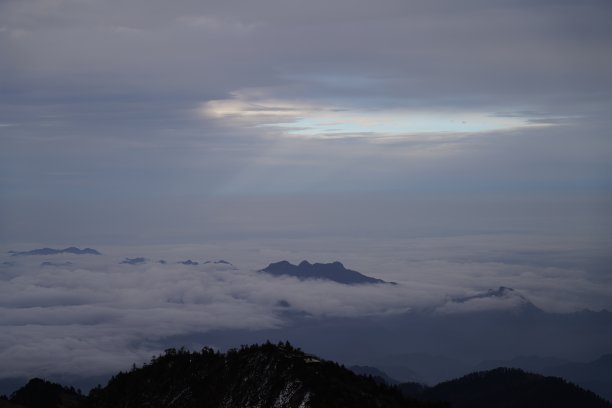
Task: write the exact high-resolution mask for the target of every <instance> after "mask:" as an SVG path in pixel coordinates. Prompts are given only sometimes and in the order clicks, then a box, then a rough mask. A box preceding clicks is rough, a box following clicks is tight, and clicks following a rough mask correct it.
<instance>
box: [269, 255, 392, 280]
mask: <svg viewBox="0 0 612 408" xmlns="http://www.w3.org/2000/svg"><path fill="white" fill-rule="evenodd" d="M259 272H265V273H268V274H270V275H274V276H293V277H296V278H298V279H300V280H306V279H323V280H330V281H334V282H338V283H343V284H347V285H356V284H377V283H387V284H393V285H395V284H396V283H395V282H385V281H384V280H382V279H377V278H372V277H370V276H366V275H363V274H362V273H359V272H357V271H353V270H351V269H346V268H345V267H344V265H343V264H342V263H341V262H338V261H336V262H331V263H314V264H311V263H310V262H308V261H302V262H300V263H299V265H293V264H292V263H290V262H288V261H280V262H275V263H271V264H270V265H268V266H267V267H266V268H264V269H261V270H260V271H259Z"/></svg>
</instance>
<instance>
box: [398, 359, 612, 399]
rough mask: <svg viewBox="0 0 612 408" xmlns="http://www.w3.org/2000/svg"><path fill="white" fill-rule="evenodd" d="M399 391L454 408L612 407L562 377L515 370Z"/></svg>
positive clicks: (410, 385)
mask: <svg viewBox="0 0 612 408" xmlns="http://www.w3.org/2000/svg"><path fill="white" fill-rule="evenodd" d="M399 388H400V390H402V391H403V392H404V394H405V395H408V396H412V397H413V398H422V399H425V400H432V401H436V400H437V401H450V403H451V406H452V407H454V408H468V407H469V408H485V407H486V408H497V407H499V408H515V407H516V408H543V407H555V408H564V407H567V408H574V407H581V408H590V407H592V408H597V407H601V408H605V407H608V408H609V407H612V404H611V403H610V402H608V401H605V400H604V399H602V398H600V397H599V396H597V395H595V394H594V393H592V392H590V391H586V390H584V389H582V388H580V387H578V386H576V385H574V384H571V383H568V382H567V381H565V380H563V379H561V378H557V377H545V376H542V375H539V374H532V373H527V372H525V371H522V370H519V369H514V368H496V369H494V370H491V371H484V372H476V373H472V374H468V375H466V376H464V377H461V378H459V379H456V380H451V381H447V382H443V383H440V384H438V385H436V386H435V387H423V388H420V387H418V386H415V384H413V383H409V384H406V385H405V386H404V384H400V385H399Z"/></svg>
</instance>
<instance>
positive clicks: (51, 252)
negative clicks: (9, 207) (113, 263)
mask: <svg viewBox="0 0 612 408" xmlns="http://www.w3.org/2000/svg"><path fill="white" fill-rule="evenodd" d="M9 252H10V253H11V254H12V256H29V255H57V254H72V255H102V254H101V253H100V252H98V251H96V250H95V249H92V248H83V249H79V248H77V247H69V248H64V249H53V248H39V249H33V250H31V251H24V252H16V251H9Z"/></svg>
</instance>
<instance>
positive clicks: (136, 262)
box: [119, 257, 147, 265]
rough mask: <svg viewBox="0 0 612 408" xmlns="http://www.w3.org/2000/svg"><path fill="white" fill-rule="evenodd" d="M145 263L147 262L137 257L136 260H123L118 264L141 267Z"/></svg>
mask: <svg viewBox="0 0 612 408" xmlns="http://www.w3.org/2000/svg"><path fill="white" fill-rule="evenodd" d="M146 262H147V260H146V259H145V258H142V257H138V258H125V259H124V260H123V261H121V262H119V263H121V264H125V265H142V264H144V263H146Z"/></svg>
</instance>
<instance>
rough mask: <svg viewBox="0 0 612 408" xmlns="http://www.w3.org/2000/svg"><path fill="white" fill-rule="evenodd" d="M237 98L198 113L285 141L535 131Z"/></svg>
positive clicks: (507, 120) (467, 117)
mask: <svg viewBox="0 0 612 408" xmlns="http://www.w3.org/2000/svg"><path fill="white" fill-rule="evenodd" d="M235 96H236V97H235V98H231V99H224V100H214V101H210V102H208V103H205V104H204V105H203V106H202V107H201V109H200V111H199V112H200V114H202V115H204V116H206V117H212V118H216V119H219V120H221V121H222V122H223V123H224V124H226V125H238V126H256V127H273V128H279V129H282V130H284V134H286V135H290V136H291V135H294V136H305V137H313V138H325V137H333V138H338V137H354V136H369V137H377V136H389V135H411V134H421V133H476V132H485V131H496V130H509V129H516V128H521V127H527V126H536V125H534V124H533V123H532V122H530V118H527V117H520V116H508V115H506V116H496V115H495V114H493V113H487V112H470V111H440V112H435V111H415V110H406V109H386V110H381V109H376V110H368V109H365V108H351V107H345V106H333V105H322V104H320V105H319V104H309V103H303V102H294V101H283V100H274V99H263V100H261V99H259V100H250V99H248V98H242V97H240V95H235ZM537 126H542V125H537Z"/></svg>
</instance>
